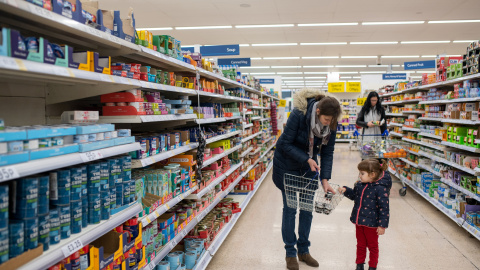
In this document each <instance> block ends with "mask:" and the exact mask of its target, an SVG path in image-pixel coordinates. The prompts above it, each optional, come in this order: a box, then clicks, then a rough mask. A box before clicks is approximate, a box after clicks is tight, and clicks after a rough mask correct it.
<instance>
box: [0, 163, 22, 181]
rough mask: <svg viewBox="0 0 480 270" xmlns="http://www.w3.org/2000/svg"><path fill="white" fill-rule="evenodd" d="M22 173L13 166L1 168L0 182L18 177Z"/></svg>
mask: <svg viewBox="0 0 480 270" xmlns="http://www.w3.org/2000/svg"><path fill="white" fill-rule="evenodd" d="M18 177H20V175H19V174H18V172H17V169H16V168H15V167H13V166H7V167H2V168H0V182H2V181H8V180H10V179H14V178H18Z"/></svg>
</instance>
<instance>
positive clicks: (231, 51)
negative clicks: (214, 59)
mask: <svg viewBox="0 0 480 270" xmlns="http://www.w3.org/2000/svg"><path fill="white" fill-rule="evenodd" d="M200 53H201V54H202V56H222V55H240V45H238V44H234V45H217V46H202V47H200Z"/></svg>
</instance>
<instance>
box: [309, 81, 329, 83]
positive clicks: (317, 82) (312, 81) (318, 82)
mask: <svg viewBox="0 0 480 270" xmlns="http://www.w3.org/2000/svg"><path fill="white" fill-rule="evenodd" d="M324 82H325V81H306V82H305V83H324Z"/></svg>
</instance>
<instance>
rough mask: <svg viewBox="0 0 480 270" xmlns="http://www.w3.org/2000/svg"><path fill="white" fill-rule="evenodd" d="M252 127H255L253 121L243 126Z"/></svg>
mask: <svg viewBox="0 0 480 270" xmlns="http://www.w3.org/2000/svg"><path fill="white" fill-rule="evenodd" d="M250 127H253V123H250V124H246V125H244V126H243V128H250Z"/></svg>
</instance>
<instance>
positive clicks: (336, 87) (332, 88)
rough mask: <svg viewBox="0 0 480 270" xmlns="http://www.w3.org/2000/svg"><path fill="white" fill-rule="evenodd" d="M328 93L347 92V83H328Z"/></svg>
mask: <svg viewBox="0 0 480 270" xmlns="http://www.w3.org/2000/svg"><path fill="white" fill-rule="evenodd" d="M328 92H330V93H343V92H345V82H335V83H328Z"/></svg>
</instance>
